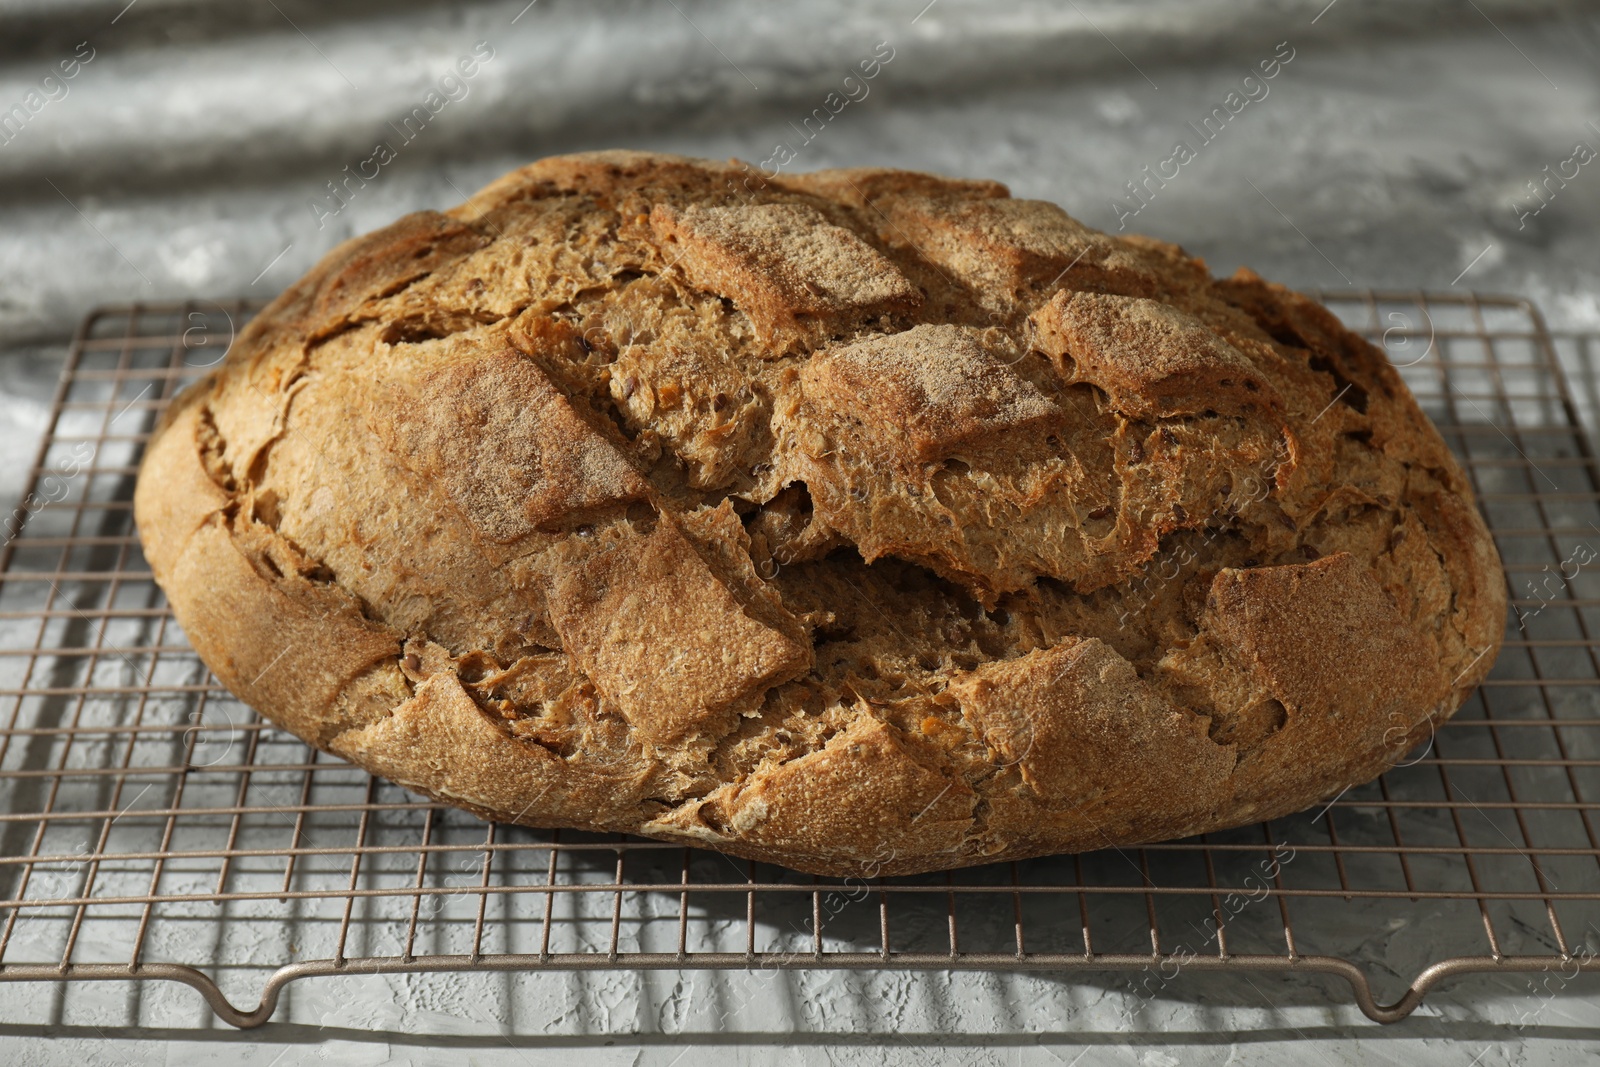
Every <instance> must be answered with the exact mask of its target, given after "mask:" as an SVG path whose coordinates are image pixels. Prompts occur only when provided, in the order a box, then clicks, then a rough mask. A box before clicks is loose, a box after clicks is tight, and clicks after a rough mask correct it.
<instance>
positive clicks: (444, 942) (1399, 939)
mask: <svg viewBox="0 0 1600 1067" xmlns="http://www.w3.org/2000/svg"><path fill="white" fill-rule="evenodd" d="M1322 295H1323V298H1324V299H1325V300H1326V301H1327V302H1328V304H1329V306H1330V307H1332V308H1333V309H1334V310H1335V311H1336V312H1337V313H1338V314H1340V315H1341V316H1342V317H1344V318H1345V320H1346V321H1347V322H1349V323H1350V324H1351V325H1352V327H1354V328H1356V329H1358V330H1360V331H1362V332H1364V333H1365V334H1366V335H1367V336H1369V337H1370V338H1372V339H1373V340H1374V341H1375V342H1377V343H1379V344H1381V345H1382V346H1383V347H1384V349H1385V350H1386V351H1387V353H1388V354H1389V356H1390V358H1391V360H1392V361H1393V362H1394V363H1395V365H1396V366H1397V367H1399V368H1400V371H1401V373H1402V374H1403V375H1404V376H1405V378H1406V379H1407V381H1408V382H1409V383H1410V385H1411V387H1412V389H1413V390H1414V391H1415V393H1416V395H1417V397H1418V399H1419V400H1420V402H1421V403H1422V405H1423V407H1424V408H1425V409H1426V410H1427V411H1428V413H1429V415H1430V416H1431V417H1432V418H1433V419H1434V421H1435V422H1436V423H1437V424H1438V426H1439V428H1440V430H1441V431H1442V432H1443V434H1444V436H1445V439H1446V440H1447V441H1448V442H1449V444H1450V446H1451V447H1452V449H1454V450H1455V452H1456V454H1457V455H1458V456H1460V457H1461V459H1462V460H1463V462H1464V463H1465V464H1466V467H1467V469H1468V471H1469V472H1470V474H1471V477H1472V480H1473V482H1474V484H1475V485H1476V487H1477V490H1478V493H1479V499H1480V501H1481V503H1482V506H1483V508H1484V510H1485V513H1486V514H1487V516H1488V518H1489V521H1490V523H1491V526H1492V527H1493V529H1494V533H1495V537H1496V539H1497V541H1498V543H1499V546H1500V551H1501V553H1502V555H1503V557H1504V559H1505V562H1506V569H1507V573H1508V579H1509V581H1510V583H1511V586H1512V597H1513V599H1512V607H1511V611H1510V612H1509V613H1508V618H1507V626H1508V631H1507V640H1506V645H1505V650H1504V653H1503V654H1502V656H1501V657H1500V660H1499V661H1498V663H1497V664H1496V666H1495V668H1494V671H1493V673H1492V674H1491V676H1490V678H1489V680H1488V681H1487V682H1486V683H1485V684H1484V686H1483V687H1482V688H1481V689H1480V690H1479V691H1478V692H1477V693H1476V694H1475V695H1474V696H1472V697H1471V698H1470V700H1469V701H1468V702H1467V704H1466V705H1465V706H1464V707H1463V708H1462V709H1461V711H1460V713H1459V714H1458V715H1457V716H1456V717H1455V718H1454V719H1453V720H1451V721H1450V722H1449V723H1448V724H1447V725H1445V726H1443V727H1442V728H1440V729H1439V731H1438V732H1437V736H1436V737H1435V738H1433V740H1432V742H1431V744H1430V745H1429V746H1428V747H1426V748H1424V749H1422V750H1419V751H1416V752H1412V753H1410V754H1408V755H1407V756H1406V757H1405V758H1404V759H1401V760H1399V761H1397V765H1396V766H1395V767H1393V768H1392V769H1391V770H1390V771H1389V772H1388V773H1386V774H1385V775H1384V776H1383V777H1382V778H1381V779H1379V780H1378V781H1377V782H1375V783H1373V784H1371V785H1368V786H1363V787H1359V788H1356V789H1352V790H1349V791H1348V792H1346V793H1344V794H1343V795H1341V796H1339V797H1335V798H1330V800H1329V802H1328V803H1327V804H1326V805H1325V806H1322V807H1320V808H1318V809H1313V810H1312V811H1308V812H1305V813H1302V814H1300V815H1297V816H1294V817H1291V818H1287V819H1281V820H1278V821H1275V822H1273V823H1270V824H1263V825H1258V826H1253V827H1246V828H1242V829H1238V830H1233V831H1229V832H1226V833H1216V834H1210V835H1207V836H1204V837H1200V838H1196V839H1190V840H1185V841H1177V842H1169V843H1163V844H1158V845H1149V846H1146V847H1143V848H1134V849H1123V850H1112V851H1107V852H1101V853H1092V854H1087V855H1082V856H1066V857H1054V858H1047V859H1039V860H1032V861H1027V862H1022V863H1008V864H1000V865H992V866H988V867H979V868H973V869H969V870H963V871H957V872H953V873H950V874H938V875H928V876H921V877H910V878H893V879H872V880H867V881H856V880H851V879H844V880H829V879H819V878H814V877H811V876H805V875H799V874H795V873H793V872H789V871H785V870H782V869H780V868H776V867H772V866H768V865H765V864H759V863H747V862H744V861H735V860H731V859H728V858H726V857H723V856H719V855H716V854H713V853H709V852H704V851H699V850H691V849H685V848H682V847H679V846H676V845H668V844H662V843H659V842H651V841H644V840H640V839H635V838H626V837H620V836H608V835H594V834H581V833H574V832H567V831H562V832H545V831H534V830H528V829H524V828H518V827H506V826H494V825H487V824H485V823H482V822H479V821H478V820H476V819H474V818H472V817H471V816H468V815H465V814H463V813H461V812H458V811H455V810H453V809H449V808H444V807H440V806H438V805H435V804H432V803H429V802H426V801H424V800H422V799H420V798H419V797H417V796H414V795H412V794H409V793H407V792H405V791H404V790H402V789H400V788H398V787H396V786H393V785H390V784H388V783H386V782H381V781H378V780H375V779H373V778H371V777H369V776H368V775H366V774H364V773H362V772H361V771H359V770H357V769H355V768H353V767H350V766H348V765H346V764H343V763H340V762H338V761H337V760H333V759H329V758H327V757H324V756H322V755H320V754H318V753H316V752H314V751H312V750H311V749H309V748H307V747H306V746H305V745H303V744H301V743H300V742H299V741H298V740H296V739H295V738H293V737H291V736H289V735H288V734H285V733H283V732H282V731H279V730H277V729H275V728H274V727H272V726H271V725H270V724H268V723H265V722H263V721H262V720H260V719H259V718H258V717H257V716H256V715H255V714H254V713H253V712H252V711H251V710H250V709H249V708H247V707H245V706H244V705H242V704H240V703H239V702H238V701H236V700H235V699H233V698H232V697H231V696H230V695H229V694H228V692H227V691H226V690H224V689H223V688H221V687H220V686H219V685H218V684H217V683H216V681H215V679H213V678H212V677H211V676H210V675H209V674H208V672H207V671H206V669H205V667H204V665H203V664H201V663H200V661H199V659H198V658H197V657H196V656H195V654H194V652H193V651H192V650H191V649H190V648H189V646H188V644H187V642H186V641H185V639H184V636H183V634H182V633H181V631H180V630H179V628H178V626H177V625H176V623H175V622H174V621H173V619H172V617H171V615H170V614H169V612H168V610H167V607H166V604H165V601H164V599H163V598H162V595H161V592H160V590H159V589H158V588H156V586H155V584H154V583H153V582H152V581H151V577H150V572H149V569H148V566H147V564H146V563H145V561H144V559H143V557H142V555H141V554H140V550H139V545H138V540H137V537H136V536H135V533H134V530H133V522H132V504H131V501H132V496H133V485H134V478H135V474H136V472H137V464H138V461H139V457H140V453H141V449H142V446H143V443H144V441H145V439H146V437H147V435H148V433H149V431H150V429H151V428H152V426H153V425H154V423H155V420H156V418H157V417H158V415H159V413H160V411H161V409H162V407H163V406H164V405H165V404H166V403H167V402H168V401H169V400H170V399H171V397H172V396H173V395H174V394H175V393H176V392H177V390H178V389H180V388H181V387H182V386H183V385H184V384H185V383H186V382H188V381H190V380H192V379H194V378H196V377H198V376H200V375H201V374H203V373H205V369H206V368H207V367H208V366H211V365H213V364H215V363H216V362H217V361H218V360H219V359H220V358H221V356H222V354H223V353H224V352H225V351H226V349H227V347H228V345H229V344H230V343H231V341H232V338H233V336H234V333H235V331H236V330H237V329H238V327H239V326H240V325H242V323H243V322H244V321H245V320H246V319H247V318H248V316H249V314H250V313H251V312H252V311H253V310H255V309H254V308H253V307H251V306H249V305H246V304H243V303H239V304H234V305H219V304H210V303H192V304H182V305H177V304H174V305H159V306H157V305H133V306H127V307H110V308H104V309H101V310H98V311H96V312H95V313H93V314H92V315H90V316H89V317H88V318H87V319H86V320H85V322H84V323H83V325H82V326H81V327H80V329H79V331H78V334H77V336H76V337H75V339H74V341H73V344H72V346H71V349H70V352H69V354H68V356H67V361H66V365H65V368H64V371H63V373H62V377H61V380H60V383H59V386H58V388H57V390H56V393H55V397H54V401H53V405H52V409H51V413H50V419H49V427H48V432H47V433H46V435H45V439H44V441H43V444H42V445H41V447H40V449H39V451H38V454H37V456H36V457H35V459H34V460H33V466H32V469H31V471H30V472H29V490H28V495H27V497H26V498H25V499H24V501H23V502H22V505H21V507H20V508H19V509H18V511H17V512H16V513H15V514H14V515H13V516H11V518H10V521H9V522H8V523H7V525H6V526H5V528H4V530H3V534H4V537H5V541H4V547H3V548H0V922H3V925H0V980H4V981H13V982H15V981H48V982H68V983H72V982H84V981H104V980H112V981H125V982H126V981H135V982H137V981H171V982H181V983H184V984H186V985H188V986H191V987H193V988H194V989H195V990H197V991H198V992H199V993H200V994H201V996H203V997H204V998H205V1000H206V1001H207V1002H208V1003H209V1004H210V1006H211V1008H212V1009H213V1010H214V1011H215V1012H216V1014H217V1015H218V1016H219V1017H220V1018H222V1019H224V1020H226V1021H227V1022H229V1023H231V1024H233V1025H235V1026H240V1027H249V1026H256V1025H259V1024H260V1023H263V1022H265V1021H266V1020H267V1019H268V1018H270V1017H271V1016H272V1014H273V1011H274V1008H275V1006H276V1005H277V1002H278V999H279V995H280V993H281V992H282V990H283V989H284V987H285V986H286V985H288V984H289V983H291V982H294V981H299V980H303V979H311V978H316V977H320V976H330V975H349V974H375V973H396V972H439V973H445V972H459V971H485V970H498V971H507V970H526V971H538V970H555V969H566V970H574V969H609V968H667V969H670V968H683V969H688V968H763V967H770V968H922V969H943V968H951V969H989V970H1047V971H1059V972H1080V973H1081V972H1122V980H1123V981H1124V984H1125V987H1126V988H1127V989H1128V990H1130V992H1131V996H1132V997H1133V998H1134V999H1135V1000H1137V999H1138V998H1139V997H1150V996H1155V995H1157V994H1173V995H1181V994H1182V990H1183V989H1184V987H1185V985H1186V984H1188V983H1193V982H1195V981H1196V975H1198V974H1202V973H1204V972H1208V971H1218V970H1251V971H1265V972H1277V973H1279V974H1284V973H1304V974H1321V975H1331V976H1334V977H1336V978H1339V979H1343V980H1344V982H1346V983H1347V984H1348V989H1349V993H1350V995H1351V996H1352V997H1353V998H1354V1001H1355V1003H1356V1004H1357V1005H1358V1006H1359V1007H1360V1008H1361V1010H1362V1011H1364V1012H1365V1013H1366V1014H1367V1015H1368V1016H1370V1017H1371V1018H1373V1019H1375V1020H1379V1021H1393V1020H1396V1019H1400V1018H1402V1017H1404V1016H1406V1015H1407V1014H1409V1013H1410V1012H1412V1011H1413V1010H1414V1009H1415V1008H1416V1007H1417V1005H1418V1004H1419V1003H1421V1001H1422V999H1423V997H1424V996H1425V995H1426V994H1427V993H1428V992H1429V991H1430V990H1432V989H1434V988H1435V987H1437V986H1438V985H1439V984H1440V983H1441V982H1444V981H1447V980H1449V979H1451V978H1453V977H1455V976H1459V975H1463V974H1467V973H1471V972H1484V971H1490V972H1495V971H1498V972H1529V973H1530V975H1531V976H1532V977H1538V972H1545V974H1544V976H1543V978H1542V979H1541V980H1542V982H1543V984H1544V985H1545V987H1546V988H1548V987H1549V986H1550V985H1551V983H1552V981H1554V982H1556V983H1565V982H1567V981H1569V980H1573V979H1576V978H1577V976H1578V972H1580V971H1590V970H1595V969H1600V965H1597V964H1596V955H1597V952H1600V927H1597V925H1596V922H1597V920H1600V845H1597V838H1596V827H1595V823H1596V820H1597V818H1600V812H1597V810H1596V808H1597V805H1600V698H1597V693H1600V689H1597V685H1600V646H1597V642H1600V639H1597V637H1596V636H1595V635H1596V633H1597V632H1600V614H1597V611H1600V492H1597V487H1600V482H1597V481H1596V473H1597V472H1596V462H1595V459H1594V457H1593V455H1592V454H1591V453H1590V450H1589V446H1588V443H1587V441H1586V440H1585V437H1584V435H1583V432H1582V430H1581V429H1580V424H1579V420H1578V417H1577V413H1576V410H1575V397H1574V394H1573V393H1572V392H1571V391H1569V388H1568V385H1567V383H1566V381H1565V379H1564V378H1563V376H1562V373H1561V370H1560V367H1559V364H1558V355H1557V352H1558V349H1559V348H1560V347H1561V346H1564V345H1565V346H1579V347H1582V348H1585V349H1587V347H1588V346H1590V345H1592V344H1593V343H1594V341H1593V339H1590V338H1586V337H1555V336H1552V335H1551V334H1550V332H1549V331H1548V330H1547V329H1546V328H1545V325H1544V322H1543V319H1542V318H1541V316H1540V314H1539V312H1538V310H1537V309H1536V308H1535V307H1534V306H1532V305H1531V304H1529V303H1528V302H1526V301H1523V300H1518V299H1512V298H1500V297H1489V296H1478V295H1470V294H1456V293H1446V294H1423V293H1372V292H1359V293H1330V294H1322ZM1589 354H1590V353H1588V352H1587V351H1584V352H1574V353H1573V354H1572V355H1573V357H1574V358H1577V357H1581V356H1587V355H1589ZM1595 354H1600V353H1595ZM1332 992H1334V993H1335V994H1336V993H1337V984H1335V986H1334V987H1333V989H1332Z"/></svg>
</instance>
